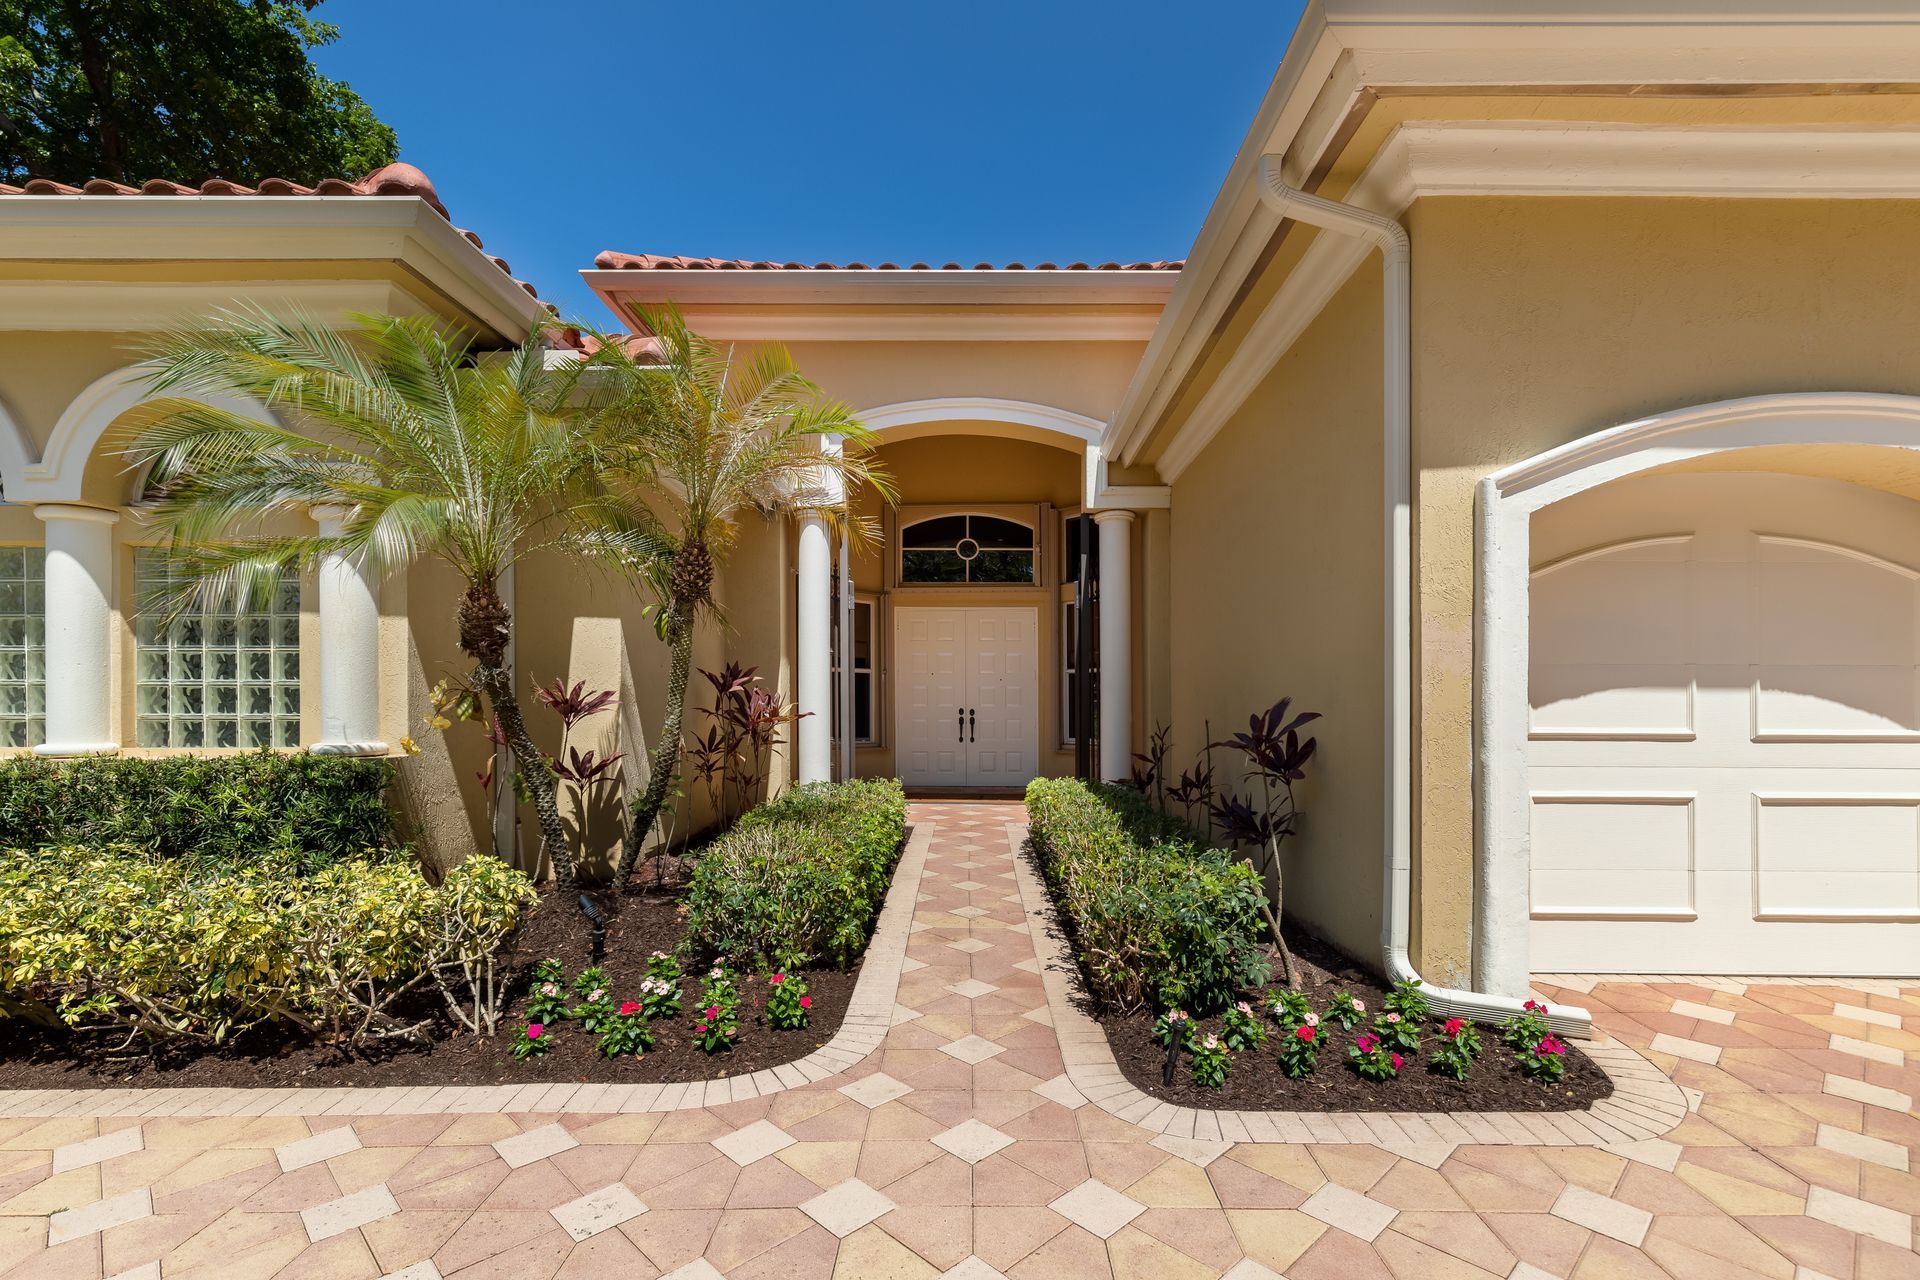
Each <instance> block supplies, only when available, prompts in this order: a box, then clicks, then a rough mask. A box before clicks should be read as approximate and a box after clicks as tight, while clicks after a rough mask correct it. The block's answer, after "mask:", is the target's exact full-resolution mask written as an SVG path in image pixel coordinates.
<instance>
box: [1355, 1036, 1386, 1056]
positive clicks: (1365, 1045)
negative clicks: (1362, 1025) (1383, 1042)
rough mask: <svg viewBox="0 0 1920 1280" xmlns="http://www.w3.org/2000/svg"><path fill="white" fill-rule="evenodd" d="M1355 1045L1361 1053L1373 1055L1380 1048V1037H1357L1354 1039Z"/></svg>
mask: <svg viewBox="0 0 1920 1280" xmlns="http://www.w3.org/2000/svg"><path fill="white" fill-rule="evenodd" d="M1353 1043H1354V1044H1355V1045H1356V1046H1358V1048H1359V1050H1360V1052H1362V1053H1372V1052H1373V1051H1374V1050H1375V1049H1378V1048H1379V1047H1380V1037H1379V1036H1356V1037H1355V1038H1354V1041H1353Z"/></svg>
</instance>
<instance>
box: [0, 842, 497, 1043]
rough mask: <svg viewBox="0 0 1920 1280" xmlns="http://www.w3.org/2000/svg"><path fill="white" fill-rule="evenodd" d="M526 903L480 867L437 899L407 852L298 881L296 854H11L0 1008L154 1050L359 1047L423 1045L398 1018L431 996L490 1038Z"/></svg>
mask: <svg viewBox="0 0 1920 1280" xmlns="http://www.w3.org/2000/svg"><path fill="white" fill-rule="evenodd" d="M533 900H534V893H533V886H532V884H531V883H530V882H529V881H528V880H527V878H526V876H524V875H522V874H521V873H520V872H518V871H515V870H514V869H513V868H511V867H509V866H507V865H506V864H505V863H503V862H501V861H499V860H498V859H496V858H487V857H473V858H468V859H467V860H466V861H465V862H463V863H461V864H460V865H459V866H457V867H455V868H454V869H453V870H452V871H451V872H449V873H448V874H447V877H446V879H445V881H444V882H442V883H441V884H439V885H433V884H429V883H428V882H427V880H426V879H425V878H424V877H423V876H422V875H421V873H420V871H419V868H418V867H417V866H415V865H414V863H413V861H412V859H411V858H409V857H407V856H406V855H404V854H388V855H381V856H376V857H360V858H353V859H346V860H342V861H339V862H336V863H334V864H332V865H330V866H327V867H325V868H322V869H321V870H319V871H317V872H314V873H313V874H311V875H305V876H303V875H299V874H297V871H296V868H295V866H294V864H293V862H292V857H291V855H272V856H266V857H260V858H255V859H252V860H249V861H247V862H245V863H242V864H239V865H235V866H231V867H215V866H212V865H210V864H208V863H205V862H200V861H197V860H194V859H178V858H167V857H164V856H162V855H159V854H156V853H154V852H151V851H148V850H143V849H130V848H124V847H123V848H119V849H102V850H93V849H78V848H48V849H40V850H37V851H30V852H16V853H10V854H7V855H5V856H4V857H3V858H0V993H4V998H5V1000H6V1001H7V1002H8V1003H10V1004H12V1005H14V1006H15V1007H16V1009H17V1008H20V1007H21V1006H25V1007H26V1008H27V1009H29V1010H33V1009H36V1008H37V1009H39V1010H43V1011H44V1010H48V1009H50V1010H51V1011H52V1013H53V1014H54V1015H56V1016H57V1017H58V1018H59V1019H60V1020H61V1021H63V1022H65V1023H66V1024H68V1025H69V1026H73V1027H83V1028H99V1027H114V1026H118V1027H124V1028H126V1029H127V1030H128V1031H130V1032H132V1033H133V1034H135V1035H142V1036H146V1037H148V1038H149V1039H152V1040H170V1039H182V1040H191V1041H201V1042H218V1041H222V1040H226V1039H228V1038H230V1037H232V1036H234V1035H236V1034H238V1033H240V1032H242V1031H245V1030H246V1029H248V1028H250V1027H254V1026H257V1025H259V1024H261V1023H265V1022H273V1021H281V1022H287V1023H292V1024H294V1025H296V1026H299V1027H303V1028H306V1029H307V1030H309V1031H312V1032H314V1033H316V1034H319V1035H322V1036H324V1037H326V1038H328V1039H333V1040H337V1041H343V1042H353V1041H359V1040H364V1039H371V1038H379V1037H385V1036H395V1035H402V1036H404V1035H416V1034H418V1033H419V1032H420V1031H421V1030H422V1029H423V1028H424V1027H425V1025H426V1023H427V1021H428V1019H426V1018H425V1017H424V1016H423V1017H418V1018H414V1019H413V1020H411V1021H410V1020H408V1019H407V1018H406V1017H402V1016H401V1015H400V1013H399V1012H397V1007H398V1008H410V1009H412V1010H413V1011H414V1012H416V1013H418V1012H419V1011H420V1009H421V1008H422V1006H421V1005H420V1004H419V1003H418V1002H408V1003H405V1004H403V1003H402V1001H401V998H402V997H403V996H406V995H407V994H408V993H409V992H414V991H424V994H426V995H427V996H428V997H429V998H430V999H431V998H432V997H433V988H434V987H438V988H439V991H440V992H441V993H442V994H443V995H444V1003H445V1007H446V1008H447V1010H448V1012H450V1013H451V1014H452V1015H453V1016H454V1017H455V1018H456V1019H457V1020H459V1021H461V1022H462V1023H463V1024H465V1025H466V1026H468V1028H469V1029H470V1030H484V1031H488V1032H490V1031H491V1030H492V1017H491V1011H490V1010H489V1009H486V1008H482V1006H483V1005H489V1006H493V1007H495V1008H497V995H496V991H495V987H496V984H495V983H494V982H493V976H492V964H493V957H494V955H495V953H496V952H497V951H498V950H499V948H500V946H501V944H502V943H503V942H504V941H505V940H506V938H507V936H508V935H509V934H511V933H512V931H513V929H514V927H515V926H516V925H517V924H518V922H519V919H520V915H521V912H522V911H523V910H525V908H526V906H527V904H529V903H531V902H532V901H533ZM434 1003H435V1004H440V1003H441V1001H439V1000H434ZM476 1022H478V1023H483V1024H484V1025H476Z"/></svg>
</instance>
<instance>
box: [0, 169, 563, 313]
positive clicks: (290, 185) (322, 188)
mask: <svg viewBox="0 0 1920 1280" xmlns="http://www.w3.org/2000/svg"><path fill="white" fill-rule="evenodd" d="M0 196H416V197H418V198H419V199H420V200H422V201H424V202H425V203H426V205H427V207H428V208H430V209H432V210H433V211H434V212H435V213H437V214H439V215H440V216H441V217H443V218H447V219H448V221H449V222H451V221H452V219H451V217H450V216H449V215H448V213H447V206H446V205H445V204H443V203H441V200H440V193H439V192H437V191H435V190H434V189H433V180H432V179H430V178H428V177H427V175H426V174H424V173H422V172H421V171H420V170H418V169H416V168H415V167H414V166H412V165H410V164H402V163H398V162H396V163H394V164H390V165H385V166H382V167H381V168H378V169H375V170H374V171H373V172H372V173H369V174H368V175H367V176H366V177H364V178H361V179H360V180H359V181H357V182H349V181H347V180H346V179H345V178H325V179H322V180H321V181H320V182H317V183H315V184H314V185H313V186H311V187H308V186H303V185H301V184H300V183H298V182H293V181H291V180H289V179H287V178H267V179H265V180H263V181H262V182H261V183H260V185H259V186H257V187H243V186H241V185H240V184H239V183H237V182H228V181H227V180H226V179H225V178H209V179H208V180H207V181H205V182H203V183H201V184H200V185H199V186H197V187H189V186H183V185H182V184H180V183H178V182H168V181H166V180H165V179H164V178H154V179H152V180H150V181H148V182H143V183H141V184H140V185H139V186H137V187H130V186H128V185H127V184H126V183H124V182H112V181H109V180H108V179H106V178H94V179H92V180H90V181H88V182H85V183H82V184H81V185H80V186H77V187H74V186H68V185H67V184H66V183H64V182H54V181H52V180H51V179H48V178H31V179H28V180H27V181H26V182H25V183H23V184H22V185H20V186H17V187H14V186H8V185H7V184H5V183H0ZM454 230H456V231H458V232H459V233H460V234H461V235H462V236H465V237H466V238H467V239H468V240H469V241H471V242H472V243H473V247H474V248H476V249H480V250H482V251H484V250H485V249H486V245H485V244H484V243H483V242H482V241H481V239H480V237H479V236H477V235H475V234H474V233H473V232H471V231H468V230H466V229H465V228H464V227H455V228H454ZM488 260H489V261H490V262H492V263H493V265H494V266H496V267H498V268H500V271H501V272H502V274H504V275H505V276H506V277H507V278H508V279H510V280H513V282H514V283H515V284H517V285H519V286H520V287H521V288H522V289H525V290H526V291H527V293H529V294H530V295H532V296H533V297H535V298H537V297H539V296H540V294H539V292H538V290H536V289H535V288H534V287H533V286H532V285H531V284H529V283H527V282H526V281H525V280H520V279H515V278H514V275H513V271H512V269H511V268H510V267H508V266H507V263H506V260H505V259H504V258H498V257H494V256H493V255H491V254H489V255H488ZM547 310H549V311H553V310H554V307H553V306H552V304H548V307H547Z"/></svg>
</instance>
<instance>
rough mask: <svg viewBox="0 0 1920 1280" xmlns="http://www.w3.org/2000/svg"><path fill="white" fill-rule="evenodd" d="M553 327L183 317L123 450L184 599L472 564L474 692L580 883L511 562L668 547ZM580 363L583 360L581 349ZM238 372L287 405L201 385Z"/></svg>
mask: <svg viewBox="0 0 1920 1280" xmlns="http://www.w3.org/2000/svg"><path fill="white" fill-rule="evenodd" d="M539 337H540V334H539V332H538V331H536V332H535V333H534V334H533V335H532V336H530V337H529V339H528V341H527V343H526V344H525V345H523V346H521V347H519V348H517V349H515V350H513V351H510V352H505V353H500V354H497V355H496V354H489V353H479V352H476V351H474V350H473V348H472V345H471V343H470V341H468V340H466V339H463V338H460V337H458V336H454V335H451V334H449V333H447V332H445V331H443V329H442V328H441V327H440V326H439V325H437V324H436V323H434V322H432V321H430V320H427V319H421V318H403V317H395V316H355V317H353V318H352V322H351V324H350V325H349V326H348V327H347V329H346V330H345V331H339V330H336V329H333V328H330V327H328V326H326V325H323V324H320V323H318V322H316V321H315V320H313V319H311V318H309V317H305V316H295V317H293V318H289V319H279V318H275V317H274V316H271V315H269V314H268V313H266V312H264V311H251V310H250V311H228V312H221V313H218V314H216V315H215V316H214V317H213V318H212V319H211V321H210V322H209V323H208V324H206V325H205V326H203V327H200V328H195V329H191V330H185V331H180V332H176V333H171V334H167V335H164V336H162V337H160V338H159V339H157V340H156V341H155V342H154V343H153V344H152V345H151V347H150V348H149V351H148V355H147V358H146V360H145V362H144V366H145V369H146V371H147V374H148V378H149V381H150V384H151V386H152V388H153V390H154V391H155V392H156V393H157V394H158V396H159V398H158V399H155V400H153V401H151V402H149V403H148V404H147V405H145V406H143V408H142V410H141V412H140V415H139V418H138V419H137V421H136V422H134V423H133V431H134V435H133V436H132V438H131V439H130V441H129V442H128V443H127V444H126V447H125V448H124V450H123V452H124V453H125V454H126V455H127V456H128V457H129V458H130V459H131V460H132V461H133V462H134V463H135V464H138V465H149V466H151V468H152V470H151V472H150V473H149V478H148V487H147V494H148V499H149V505H148V507H147V514H148V518H149V519H150V521H151V522H152V523H153V524H154V525H155V526H156V527H157V528H158V529H159V531H160V532H161V533H162V534H163V535H165V538H166V546H167V551H168V555H169V561H170V567H171V568H173V569H174V570H175V575H176V577H177V579H178V580H179V581H180V582H181V583H182V584H183V585H182V586H181V588H180V589H179V590H178V591H176V593H175V594H174V596H173V598H171V599H170V600H169V601H167V602H165V603H166V604H167V605H168V606H169V607H172V608H175V609H178V608H181V607H186V606H190V605H196V604H197V605H201V606H208V607H228V608H231V607H234V606H236V605H237V604H239V603H240V602H242V601H244V600H247V599H256V600H257V599H264V598H266V596H267V594H268V593H269V592H270V591H271V589H272V585H273V584H274V583H275V582H277V581H278V580H279V579H280V576H281V575H282V574H284V573H286V572H288V571H291V570H298V569H302V568H305V567H306V566H309V565H311V564H313V563H314V562H315V561H317V560H318V559H320V558H321V557H323V556H328V555H336V554H345V555H349V556H355V557H359V558H361V560H362V562H363V563H364V564H365V565H366V566H367V569H368V571H369V572H370V573H371V574H372V575H373V576H374V577H375V578H382V577H385V576H387V575H388V574H391V573H394V572H397V571H400V570H402V569H405V568H406V567H407V566H409V565H411V564H413V563H415V562H417V561H420V560H424V559H430V558H431V559H438V560H441V561H444V562H445V563H446V564H448V565H450V566H451V567H452V568H453V570H454V571H455V572H456V573H458V574H459V575H460V578H461V580H462V582H463V583H464V584H465V591H464V593H463V594H462V596H461V599H460V606H459V610H458V616H457V623H458V626H459V636H460V648H461V650H462V652H464V653H465V654H466V655H467V656H468V657H469V658H470V659H471V660H472V661H473V664H474V667H473V673H472V676H471V683H472V691H473V693H474V694H475V695H476V701H477V702H478V703H480V704H481V706H480V708H479V709H481V710H483V711H485V712H486V713H488V714H490V716H491V717H492V720H493V722H494V723H495V725H496V726H497V728H498V731H499V733H500V734H501V735H502V736H503V737H504V739H505V741H506V743H507V745H508V746H509V747H510V748H511V749H512V751H513V753H514V758H515V762H516V765H517V767H518V769H519V770H520V772H521V776H522V778H523V779H524V780H525V781H526V783H527V784H528V790H529V791H530V792H531V797H532V802H533V806H534V809H535V811H536V813H537V814H538V815H539V821H540V834H541V838H542V840H543V841H544V842H545V845H546V849H547V852H548V854H549V855H550V856H551V857H552V859H553V867H554V877H555V881H556V883H557V885H558V887H559V888H560V889H561V890H563V891H567V892H571V891H572V890H573V889H574V888H575V885H576V878H575V867H574V857H573V851H572V849H571V848H570V846H569V844H568V841H567V837H566V833H565V829H564V828H563V827H562V825H561V822H560V812H559V804H558V799H557V793H556V785H557V779H556V778H555V776H554V773H553V770H552V768H551V767H550V766H549V765H548V763H547V760H546V757H545V756H544V755H543V754H542V753H541V752H540V751H539V749H538V748H536V747H535V746H534V744H533V742H532V741H531V740H530V739H529V737H528V735H527V729H526V724H525V722H524V721H523V719H522V717H521V712H520V703H519V699H518V698H517V696H516V695H515V691H514V687H513V680H512V677H511V675H510V673H509V672H508V670H507V667H506V650H507V645H508V642H509V640H510V639H511V636H512V627H513V619H512V616H511V613H510V612H509V610H508V608H507V606H506V604H505V603H504V602H503V601H502V600H501V598H500V591H499V583H500V577H501V574H502V573H504V572H505V571H506V570H507V569H508V568H509V567H510V566H511V565H512V564H513V563H514V562H515V560H516V559H518V558H519V557H521V556H525V555H526V554H528V553H529V552H530V551H537V550H542V549H550V548H556V547H558V548H562V549H570V550H575V551H579V552H582V553H586V554H592V555H605V556H608V557H610V558H615V557H617V558H619V559H622V560H624V561H627V562H633V561H635V560H640V559H644V558H645V557H646V556H647V555H648V554H650V553H651V552H652V551H654V550H657V548H655V547H654V545H653V543H652V541H651V539H650V535H649V534H648V533H647V531H646V530H644V529H640V528H636V527H635V526H634V525H633V523H632V522H631V521H630V520H627V519H625V518H624V517H623V515H622V509H621V506H620V504H619V503H618V502H617V501H615V500H614V499H612V498H610V497H609V496H608V495H607V494H606V492H605V491H604V488H603V486H602V485H601V483H600V475H601V473H602V469H603V468H604V466H605V464H606V462H607V460H608V459H609V458H610V457H612V456H613V455H614V454H615V453H621V454H622V456H624V452H625V451H624V450H623V449H619V448H616V445H617V444H618V442H617V441H615V440H613V439H612V438H611V437H610V436H609V435H608V432H609V431H610V430H615V429H618V428H619V426H620V425H621V421H620V420H619V419H616V418H613V417H609V416H605V415H595V414H590V413H583V412H580V411H579V409H578V408H577V406H576V404H575V403H574V402H573V396H574V391H575V378H576V372H575V371H574V370H572V369H568V368H564V367H563V368H562V369H560V370H552V369H548V368H546V367H545V359H544V357H545V351H544V349H543V348H542V346H541V345H540V342H539ZM575 363H577V362H575ZM209 389H214V390H221V391H226V392H230V393H236V394H238V395H241V396H244V397H249V398H251V399H254V400H257V401H259V402H261V403H263V404H265V405H267V406H268V407H270V408H274V409H278V410H281V411H284V412H285V413H286V414H287V415H288V416H289V418H290V419H291V420H292V421H293V422H294V423H297V424H298V425H297V426H283V425H278V424H276V423H271V422H259V421H256V420H254V419H253V418H250V417H247V416H246V415H244V414H241V413H237V412H234V411H232V410H228V409H223V408H218V407H215V406H213V405H209V404H205V403H203V402H201V401H199V400H196V399H193V398H190V395H189V394H188V393H192V392H195V391H200V392H205V391H207V390H209ZM321 505H331V506H337V507H341V508H345V509H346V510H348V511H349V513H350V514H349V515H348V516H347V518H346V519H345V521H344V523H343V525H342V527H341V529H340V532H339V533H338V534H337V535H334V536H324V535H320V534H307V535H286V534H280V533H275V532H271V531H270V530H271V528H272V525H271V523H270V522H271V521H272V520H273V519H274V517H277V516H294V517H304V516H305V515H306V514H307V512H308V511H309V510H310V509H311V508H313V507H315V506H321Z"/></svg>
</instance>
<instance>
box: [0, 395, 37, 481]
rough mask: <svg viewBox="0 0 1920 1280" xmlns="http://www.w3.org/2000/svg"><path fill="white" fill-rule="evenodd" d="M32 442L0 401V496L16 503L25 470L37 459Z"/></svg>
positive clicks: (24, 477)
mask: <svg viewBox="0 0 1920 1280" xmlns="http://www.w3.org/2000/svg"><path fill="white" fill-rule="evenodd" d="M39 456H40V455H39V451H38V450H36V449H35V448H34V447H33V441H32V440H31V439H30V438H29V437H28V436H27V433H26V432H25V431H23V430H21V428H20V424H19V422H18V421H16V420H15V419H14V416H13V415H12V414H11V413H9V412H8V411H7V403H6V401H4V400H0V495H4V496H5V497H6V498H7V499H9V500H12V501H18V500H19V499H18V495H19V491H20V486H21V485H22V484H24V483H25V482H26V478H27V468H28V467H29V466H31V465H32V464H33V463H34V462H35V461H37V460H38V458H39Z"/></svg>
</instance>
